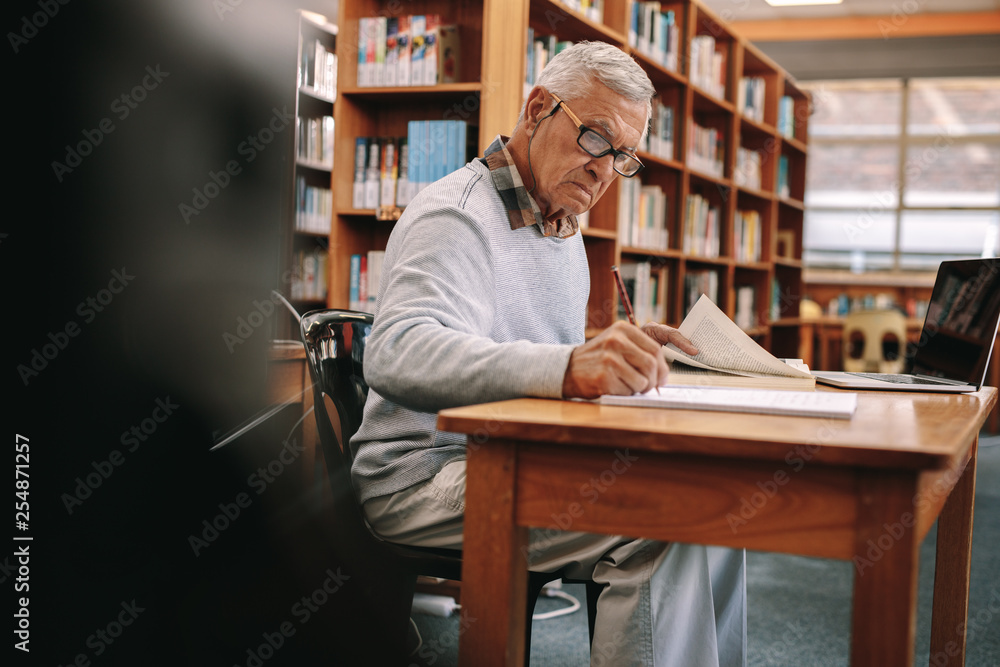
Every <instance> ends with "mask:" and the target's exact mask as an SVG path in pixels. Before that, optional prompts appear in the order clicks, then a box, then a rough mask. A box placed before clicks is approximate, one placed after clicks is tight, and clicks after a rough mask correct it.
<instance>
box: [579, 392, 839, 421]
mask: <svg viewBox="0 0 1000 667" xmlns="http://www.w3.org/2000/svg"><path fill="white" fill-rule="evenodd" d="M857 399H858V395H857V394H856V393H847V392H808V391H769V390H763V389H717V388H699V387H660V389H659V392H656V390H650V391H648V392H646V393H644V394H633V395H631V396H610V395H608V396H601V397H600V398H599V399H598V402H599V403H601V404H603V405H624V406H634V407H646V408H679V409H686V410H719V411H724V412H751V413H758V414H775V415H797V416H802V417H833V418H837V419H850V418H851V417H852V416H853V415H854V412H855V410H856V409H857Z"/></svg>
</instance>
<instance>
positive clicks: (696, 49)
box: [688, 35, 726, 100]
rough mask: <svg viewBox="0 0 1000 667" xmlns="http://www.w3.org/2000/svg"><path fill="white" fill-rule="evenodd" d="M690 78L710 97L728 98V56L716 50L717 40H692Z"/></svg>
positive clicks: (706, 36)
mask: <svg viewBox="0 0 1000 667" xmlns="http://www.w3.org/2000/svg"><path fill="white" fill-rule="evenodd" d="M688 78H689V79H690V80H691V83H693V84H694V85H696V86H698V87H699V88H701V89H702V90H704V91H705V92H707V93H709V94H710V95H713V96H714V97H717V98H719V99H720V100H722V99H725V98H726V54H725V52H724V51H716V50H715V38H714V37H712V36H711V35H695V36H694V37H692V38H691V56H690V62H689V63H688Z"/></svg>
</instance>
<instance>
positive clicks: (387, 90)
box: [340, 82, 483, 101]
mask: <svg viewBox="0 0 1000 667" xmlns="http://www.w3.org/2000/svg"><path fill="white" fill-rule="evenodd" d="M482 89H483V84H481V83H477V82H470V83H440V84H437V85H435V86H392V87H378V88H367V87H359V86H350V87H347V86H345V87H343V88H341V89H340V94H341V95H345V96H348V97H352V98H357V99H361V100H380V99H386V98H390V99H392V100H393V101H398V100H405V99H406V98H408V97H420V98H426V97H428V96H431V97H454V96H461V95H468V94H470V93H475V94H478V93H479V92H481V91H482Z"/></svg>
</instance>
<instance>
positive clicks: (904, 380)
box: [848, 373, 954, 384]
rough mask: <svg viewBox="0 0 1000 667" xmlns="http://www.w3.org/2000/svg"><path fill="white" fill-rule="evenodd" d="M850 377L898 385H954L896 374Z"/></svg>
mask: <svg viewBox="0 0 1000 667" xmlns="http://www.w3.org/2000/svg"><path fill="white" fill-rule="evenodd" d="M848 375H857V376H858V377H862V378H868V379H869V380H885V381H886V382H895V383H896V384H954V383H953V382H939V381H937V380H929V379H926V378H918V377H914V376H913V375H896V374H894V373H848Z"/></svg>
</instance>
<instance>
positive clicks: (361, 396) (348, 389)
mask: <svg viewBox="0 0 1000 667" xmlns="http://www.w3.org/2000/svg"><path fill="white" fill-rule="evenodd" d="M299 327H300V330H301V333H302V342H303V344H304V345H305V349H306V359H307V361H308V363H309V373H310V376H311V378H312V381H313V409H314V410H315V411H316V416H317V427H318V428H319V431H320V440H321V442H322V445H323V448H324V452H323V453H324V455H325V456H330V457H334V459H335V460H333V461H330V460H329V459H328V464H327V465H331V464H332V465H346V466H350V463H351V460H352V459H353V456H352V453H351V449H350V441H351V437H352V436H353V435H354V434H355V433H357V431H358V428H359V427H360V426H361V416H362V413H363V412H364V407H365V401H366V400H367V399H368V383H366V382H365V377H364V371H363V364H364V354H365V344H366V343H367V341H368V334H369V333H371V327H372V316H371V315H370V314H368V313H360V312H355V311H349V310H317V311H312V312H309V313H306V314H305V315H303V316H302V320H301V321H300V323H299ZM331 405H332V407H333V408H334V409H335V410H336V418H337V421H336V422H335V421H334V420H333V417H334V415H332V414H330V410H329V408H330V406H331ZM338 426H339V431H340V433H339V435H338V433H337V427H338ZM324 431H326V432H324ZM328 445H329V446H330V447H329V448H330V449H331V450H332V451H329V452H327V451H326V449H327V448H328Z"/></svg>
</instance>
